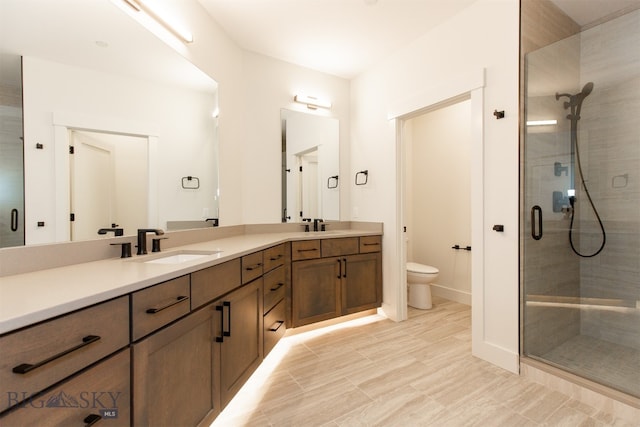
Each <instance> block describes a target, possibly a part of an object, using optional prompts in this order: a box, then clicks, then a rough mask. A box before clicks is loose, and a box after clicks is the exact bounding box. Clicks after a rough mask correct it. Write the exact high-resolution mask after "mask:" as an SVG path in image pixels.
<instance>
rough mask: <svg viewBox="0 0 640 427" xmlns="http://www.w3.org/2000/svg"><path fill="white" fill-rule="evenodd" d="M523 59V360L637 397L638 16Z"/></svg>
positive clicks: (609, 22) (611, 21) (593, 28)
mask: <svg viewBox="0 0 640 427" xmlns="http://www.w3.org/2000/svg"><path fill="white" fill-rule="evenodd" d="M630 9H631V10H626V11H624V13H617V14H615V16H613V17H612V16H610V17H608V18H607V19H602V20H601V21H599V22H597V23H595V24H593V25H589V26H586V28H585V27H584V26H583V28H582V30H581V31H579V32H578V33H577V34H575V35H573V36H571V37H568V38H564V39H562V40H560V41H557V42H555V43H552V44H549V45H547V46H544V47H542V48H538V49H536V50H533V51H531V52H529V53H527V54H526V56H525V59H524V88H523V89H524V107H525V117H524V119H525V122H526V126H525V129H524V131H523V143H522V150H523V151H522V153H523V154H522V160H523V162H522V165H521V177H522V178H521V180H522V196H521V198H522V199H521V206H522V209H521V210H522V213H521V215H522V219H521V225H522V227H521V232H522V245H521V252H522V253H521V274H522V279H521V281H522V285H521V300H522V315H521V319H522V320H521V322H522V324H521V332H522V337H521V346H522V348H521V350H522V354H523V356H524V357H527V358H531V359H536V360H538V361H541V362H543V363H545V364H548V365H552V366H554V367H557V368H560V369H562V370H564V371H568V372H570V373H572V374H575V375H578V376H580V377H582V378H586V379H588V380H591V381H593V382H596V383H599V384H602V385H605V386H606V387H609V388H611V389H615V390H618V391H620V392H623V393H625V394H627V395H630V396H632V397H635V398H640V48H639V46H640V9H638V7H635V8H630Z"/></svg>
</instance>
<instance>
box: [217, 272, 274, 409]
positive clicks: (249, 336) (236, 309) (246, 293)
mask: <svg viewBox="0 0 640 427" xmlns="http://www.w3.org/2000/svg"><path fill="white" fill-rule="evenodd" d="M262 292H263V291H262V278H259V279H257V280H254V281H253V282H251V283H249V284H247V285H246V286H243V287H242V288H240V289H238V290H236V291H234V292H232V293H230V294H229V295H227V296H226V297H224V298H223V299H222V300H220V301H218V302H217V303H216V304H215V305H216V306H217V307H221V308H222V311H221V312H220V311H219V313H221V314H222V316H221V317H222V319H221V320H222V328H221V329H222V336H221V339H219V340H220V341H222V342H220V343H218V350H219V353H218V354H217V356H218V357H219V358H220V369H221V371H220V396H221V402H222V407H224V406H225V405H226V404H227V403H229V401H230V400H231V398H233V396H234V395H235V394H236V393H237V392H238V390H239V389H240V387H242V385H243V384H244V383H245V382H246V380H247V379H248V378H249V377H250V376H251V374H252V373H253V371H255V370H256V368H257V367H258V366H259V365H260V363H262V354H263V352H262V351H263V350H262V337H263V333H262V325H263V314H262ZM218 310H219V308H218Z"/></svg>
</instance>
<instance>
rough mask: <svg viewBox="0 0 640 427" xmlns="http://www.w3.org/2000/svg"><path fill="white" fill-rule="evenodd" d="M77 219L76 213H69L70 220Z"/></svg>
mask: <svg viewBox="0 0 640 427" xmlns="http://www.w3.org/2000/svg"><path fill="white" fill-rule="evenodd" d="M75 220H76V214H74V213H72V214H70V215H69V221H75Z"/></svg>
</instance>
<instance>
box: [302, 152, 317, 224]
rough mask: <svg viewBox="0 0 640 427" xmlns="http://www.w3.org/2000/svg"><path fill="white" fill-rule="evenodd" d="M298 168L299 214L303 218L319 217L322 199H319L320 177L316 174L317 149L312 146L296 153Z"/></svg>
mask: <svg viewBox="0 0 640 427" xmlns="http://www.w3.org/2000/svg"><path fill="white" fill-rule="evenodd" d="M298 159H299V164H300V168H299V169H298V171H299V173H300V180H299V182H300V187H299V188H300V194H299V198H298V206H299V207H300V212H301V216H302V217H303V218H321V215H322V210H321V205H322V200H320V194H321V192H320V188H319V184H320V179H319V177H318V174H319V173H320V169H319V167H318V150H317V148H314V149H313V150H312V151H310V152H307V153H304V154H300V155H298Z"/></svg>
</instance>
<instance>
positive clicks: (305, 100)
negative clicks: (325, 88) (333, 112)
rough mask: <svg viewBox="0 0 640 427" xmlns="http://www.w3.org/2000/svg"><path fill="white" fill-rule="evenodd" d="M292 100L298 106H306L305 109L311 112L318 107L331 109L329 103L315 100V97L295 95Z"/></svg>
mask: <svg viewBox="0 0 640 427" xmlns="http://www.w3.org/2000/svg"><path fill="white" fill-rule="evenodd" d="M293 100H294V101H296V102H299V103H300V104H306V106H307V108H309V109H311V110H317V109H318V107H322V108H331V102H330V101H327V100H324V99H319V98H316V97H315V96H309V95H296V96H294V97H293Z"/></svg>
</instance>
